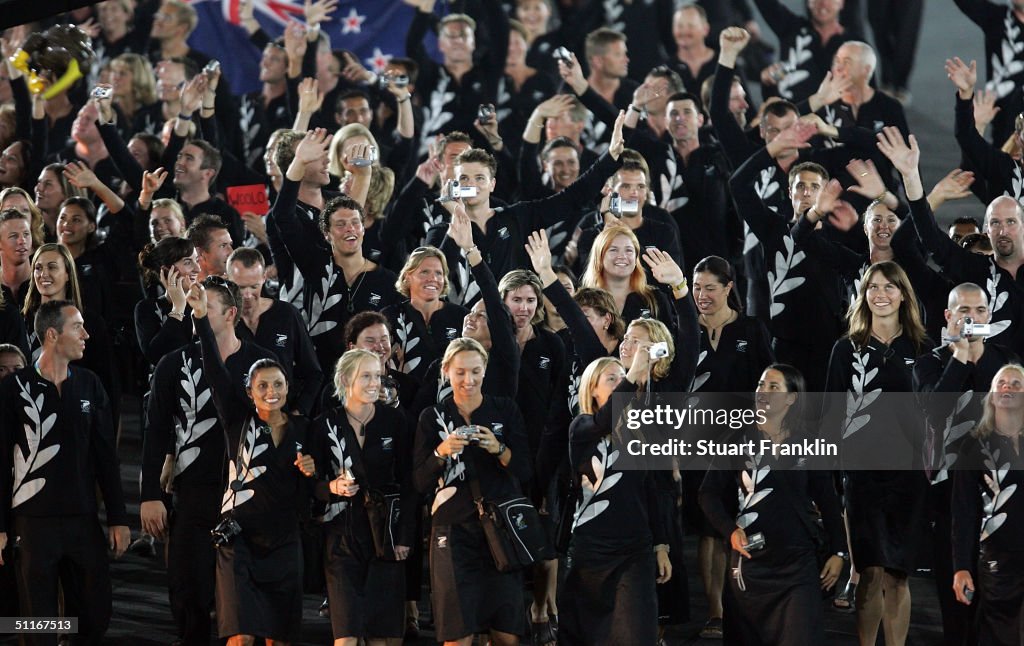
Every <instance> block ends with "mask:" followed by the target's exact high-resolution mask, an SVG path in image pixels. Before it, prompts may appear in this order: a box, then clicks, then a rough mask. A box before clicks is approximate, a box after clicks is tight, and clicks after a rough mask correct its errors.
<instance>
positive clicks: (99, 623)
mask: <svg viewBox="0 0 1024 646" xmlns="http://www.w3.org/2000/svg"><path fill="white" fill-rule="evenodd" d="M14 529H15V535H17V536H19V537H21V543H20V550H19V552H20V553H19V555H18V562H17V570H18V596H19V600H20V603H21V610H20V613H21V615H22V616H24V617H56V616H58V615H59V611H58V606H57V579H58V576H59V577H60V579H61V582H62V585H64V586H65V590H66V591H67V594H69V595H70V596H71V597H73V598H74V599H75V600H76V605H77V607H76V609H75V613H76V614H77V616H78V634H77V635H74V636H72V643H73V644H100V643H102V642H103V635H104V634H105V633H106V632H107V627H108V626H109V625H110V615H111V614H112V611H113V604H112V601H111V590H110V564H109V562H108V560H107V540H106V537H105V536H104V533H103V528H101V527H100V523H99V521H98V520H97V519H96V517H95V516H93V515H83V516H43V517H32V516H17V517H15V520H14ZM68 587H73V588H75V589H73V590H67V588H68ZM57 638H58V635H56V634H53V635H39V634H27V635H24V643H25V644H27V645H28V646H44V645H45V646H53V645H56V644H57Z"/></svg>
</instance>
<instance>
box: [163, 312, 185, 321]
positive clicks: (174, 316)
mask: <svg viewBox="0 0 1024 646" xmlns="http://www.w3.org/2000/svg"><path fill="white" fill-rule="evenodd" d="M167 316H169V317H171V318H172V319H177V320H179V321H184V320H185V313H184V312H175V311H174V310H171V311H170V312H169V313H168V314H167Z"/></svg>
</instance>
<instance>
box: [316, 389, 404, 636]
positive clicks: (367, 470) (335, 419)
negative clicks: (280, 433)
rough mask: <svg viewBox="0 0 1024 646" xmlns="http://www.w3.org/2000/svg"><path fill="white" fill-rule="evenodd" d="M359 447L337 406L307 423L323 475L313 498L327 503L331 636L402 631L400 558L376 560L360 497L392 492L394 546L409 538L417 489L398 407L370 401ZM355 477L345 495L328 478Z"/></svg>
mask: <svg viewBox="0 0 1024 646" xmlns="http://www.w3.org/2000/svg"><path fill="white" fill-rule="evenodd" d="M363 430H364V432H365V433H366V437H365V439H364V440H363V444H362V446H360V445H359V438H358V437H357V435H356V431H355V430H354V429H353V428H352V426H351V424H350V423H349V421H348V415H347V414H346V413H345V409H344V408H340V407H339V408H334V409H331V410H329V411H327V412H326V413H324V414H323V415H322V416H321V417H319V418H318V419H317V420H316V421H315V422H314V424H313V430H312V437H313V445H314V447H315V452H314V456H315V459H316V461H317V464H318V465H319V466H318V471H319V472H320V475H321V477H322V479H321V480H320V481H319V482H318V483H317V487H316V496H317V498H318V499H319V500H321V501H324V502H325V503H326V505H325V508H324V509H322V510H320V520H321V521H322V522H323V523H324V529H325V532H324V573H325V575H326V579H327V598H328V601H329V606H330V609H331V628H332V629H333V631H334V638H335V639H340V638H342V637H362V638H371V639H382V638H388V637H402V635H403V634H404V631H405V564H404V563H402V562H400V561H384V560H381V559H378V558H377V556H376V551H375V548H374V542H373V534H372V531H371V529H370V521H369V517H368V516H367V513H366V506H365V505H364V504H363V501H364V495H365V493H366V492H367V491H369V490H370V489H375V490H381V491H385V490H386V491H389V492H390V491H396V492H397V491H399V490H401V493H402V500H401V510H402V511H401V521H400V522H401V526H402V532H401V535H400V536H399V537H398V538H397V539H396V545H405V546H411V545H412V544H413V542H414V541H415V527H416V511H417V510H418V509H419V507H418V506H417V504H416V494H415V491H413V488H412V480H411V477H410V476H411V474H410V469H409V464H410V459H411V457H412V456H411V453H412V452H411V444H412V443H411V442H410V439H411V438H409V437H408V436H407V431H406V418H405V414H404V413H403V412H402V410H401V409H397V408H391V407H389V406H386V405H384V404H381V403H378V404H376V405H375V412H374V416H373V419H372V420H370V422H369V423H368V424H367V425H366V428H365V429H363ZM345 469H349V470H351V471H352V473H353V474H354V475H355V477H356V481H357V482H358V484H359V487H360V491H359V492H358V493H357V494H356V495H355V496H354V497H351V498H343V497H340V496H335V495H332V494H331V492H330V488H329V482H330V481H331V480H334V479H335V478H337V477H338V476H339V475H341V473H342V472H343V470H345Z"/></svg>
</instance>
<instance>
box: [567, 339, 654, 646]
mask: <svg viewBox="0 0 1024 646" xmlns="http://www.w3.org/2000/svg"><path fill="white" fill-rule="evenodd" d="M653 323H654V324H655V325H656V326H661V324H660V323H657V322H653ZM661 327H664V326H661ZM648 362H649V357H648V356H647V354H646V353H643V354H642V355H641V354H637V355H636V360H635V361H634V362H633V365H632V366H631V371H632V370H633V369H634V368H638V369H639V370H640V371H645V370H646V368H647V367H648V366H647V363H648ZM625 379H626V370H625V368H624V367H623V365H622V363H621V362H620V361H619V360H618V359H615V358H613V357H604V358H601V359H597V360H596V361H594V362H592V363H591V364H590V365H589V366H587V368H586V370H584V371H583V377H582V379H581V381H580V414H579V415H578V416H577V417H576V419H575V420H573V422H572V426H571V427H570V428H569V459H570V464H571V465H572V472H573V476H574V477H575V478H576V479H577V482H578V483H579V486H578V487H576V490H577V491H579V490H582V491H590V492H591V494H592V495H590V496H582V497H579V496H577V499H575V500H570V501H569V502H570V504H573V505H575V509H576V511H575V514H574V517H573V525H572V538H571V539H570V546H569V554H570V559H569V568H568V572H567V573H566V579H565V584H564V586H563V587H562V590H561V592H560V594H559V603H558V605H559V608H560V609H561V618H560V622H559V634H558V642H559V643H560V644H561V643H565V644H580V645H583V644H586V645H587V646H600V645H604V644H608V645H611V644H654V643H656V642H657V641H658V598H657V587H656V586H657V584H663V583H667V582H668V581H669V580H670V579H671V578H672V575H673V570H672V564H671V562H670V560H669V554H668V552H669V546H668V538H667V532H666V528H665V527H664V524H663V523H662V519H663V518H664V517H665V514H664V513H663V511H662V510H661V509H659V504H660V502H659V501H661V500H663V497H662V496H661V495H660V493H659V492H658V487H659V485H658V484H657V483H656V482H655V478H656V472H653V471H618V470H616V469H615V460H614V455H615V453H616V452H618V451H624V450H625V447H623V446H617V445H616V442H617V440H616V437H615V435H613V433H612V427H613V421H614V418H613V416H612V414H611V408H612V407H611V405H610V403H609V402H610V401H611V397H612V394H613V393H614V392H616V390H617V389H619V387H620V386H621V385H622V384H623V383H624V381H625ZM595 489H596V490H597V491H596V492H595ZM627 590H628V592H626V591H627Z"/></svg>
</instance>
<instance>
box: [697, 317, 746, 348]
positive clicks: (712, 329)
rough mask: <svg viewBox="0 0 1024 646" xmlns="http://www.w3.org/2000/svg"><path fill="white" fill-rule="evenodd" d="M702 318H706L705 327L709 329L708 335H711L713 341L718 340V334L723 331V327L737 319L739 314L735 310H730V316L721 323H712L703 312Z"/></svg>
mask: <svg viewBox="0 0 1024 646" xmlns="http://www.w3.org/2000/svg"><path fill="white" fill-rule="evenodd" d="M701 318H702V319H703V320H704V324H705V325H704V327H706V328H707V329H708V337H710V339H711V341H712V342H714V341H717V340H718V336H719V335H720V334H721V333H722V329H723V328H724V327H725V326H726V325H729V324H730V323H732V322H733V321H734V320H736V318H737V314H736V312H735V311H734V310H729V317H728V318H726V319H725V320H724V321H722V324H721V325H711V323H710V322H709V321H708V319H707V317H706V316H704V315H703V314H702V315H701Z"/></svg>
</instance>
